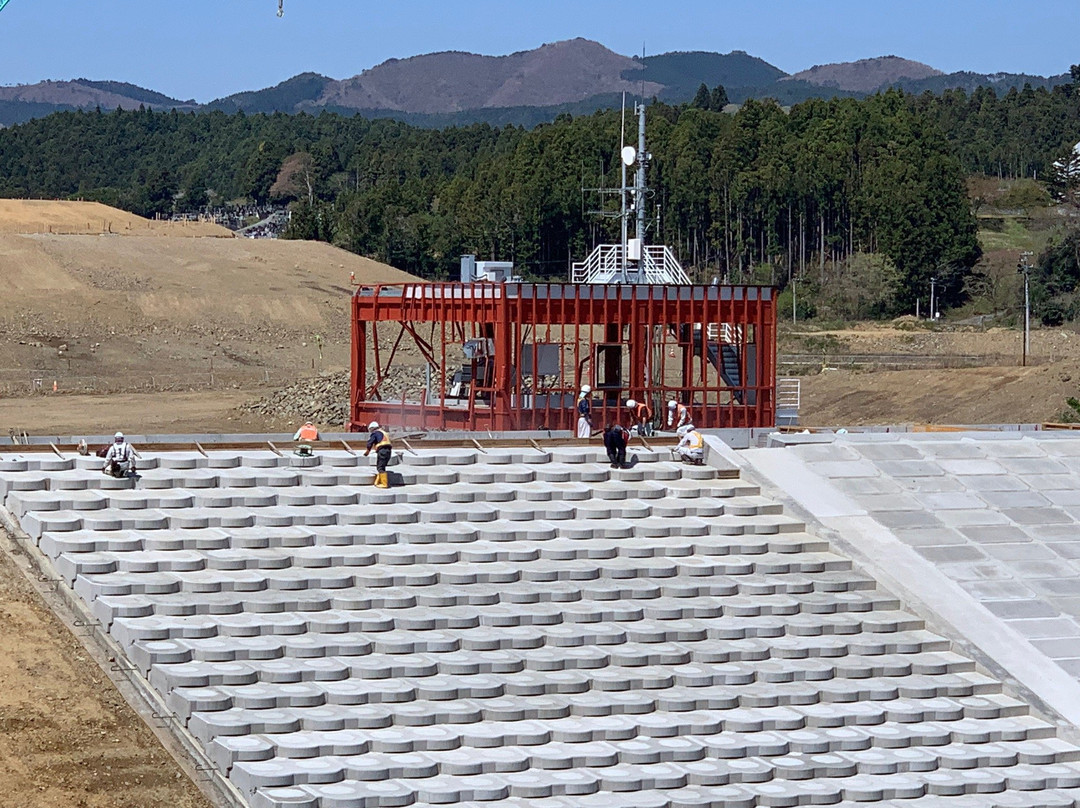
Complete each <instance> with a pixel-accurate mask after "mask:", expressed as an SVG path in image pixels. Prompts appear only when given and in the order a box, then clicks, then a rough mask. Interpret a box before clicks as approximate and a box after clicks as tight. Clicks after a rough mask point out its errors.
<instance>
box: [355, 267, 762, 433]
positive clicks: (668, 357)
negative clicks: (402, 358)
mask: <svg viewBox="0 0 1080 808" xmlns="http://www.w3.org/2000/svg"><path fill="white" fill-rule="evenodd" d="M352 319H353V336H352V385H351V387H352V391H351V399H350V407H349V424H348V426H349V428H350V429H352V430H354V431H363V430H365V429H367V424H368V422H370V421H380V422H382V423H384V424H386V425H388V426H390V427H391V428H392V429H425V430H428V429H454V430H457V429H463V430H470V431H509V430H533V429H573V428H574V425H575V422H576V420H577V412H576V408H575V399H576V396H577V392H578V390H579V388H580V385H582V384H589V385H591V386H592V388H593V428H594V429H599V428H601V427H602V426H603V425H604V424H606V423H609V422H614V421H619V422H624V423H625V422H627V420H628V416H627V413H626V410H625V408H624V407H623V404H624V403H625V401H626V399H627V398H634V399H637V400H639V401H641V400H644V401H646V402H648V403H649V405H650V406H651V407H652V409H653V411H654V412H655V413H657V415H658V416H659V417H660V418H663V417H665V416H666V412H667V408H666V402H667V401H668V400H670V399H673V398H674V399H678V400H679V401H681V402H683V403H685V404H687V405H688V406H689V407H690V409H691V414H692V417H693V420H694V423H695V424H697V425H698V426H699V427H703V428H715V427H768V426H773V425H774V424H775V420H776V298H775V295H774V290H773V289H772V288H771V287H765V286H646V285H611V286H603V285H595V286H591V285H573V284H562V283H558V284H515V283H511V284H492V283H464V284H462V283H414V284H404V285H394V286H370V287H360V288H359V289H358V290H357V291H356V293H355V294H354V296H353V301H352ZM467 343H468V347H469V348H470V349H471V350H470V353H471V354H472V356H471V358H469V357H467V355H466V344H467ZM403 344H409V345H411V346H413V348H414V349H415V350H416V351H418V352H419V355H420V357H421V359H422V361H425V362H427V364H428V365H429V371H428V373H427V374H426V380H424V381H413V382H412V384H411V386H408V385H405V386H403V385H402V384H401V380H400V377H399V376H398V375H397V374H396V373H395V365H394V362H395V359H397V355H398V353H399V350H400V349H401V346H402V345H403ZM414 375H415V371H414ZM391 385H392V386H394V387H395V390H396V391H400V392H395V394H394V398H393V400H391V399H390V398H389V396H384V394H383V390H384V389H385V388H386V387H389V386H391Z"/></svg>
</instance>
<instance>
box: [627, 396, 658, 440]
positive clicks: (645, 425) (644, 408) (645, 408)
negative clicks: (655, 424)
mask: <svg viewBox="0 0 1080 808" xmlns="http://www.w3.org/2000/svg"><path fill="white" fill-rule="evenodd" d="M626 409H628V410H630V434H632V435H633V434H637V435H651V434H652V410H651V409H650V408H649V405H648V404H646V403H645V402H644V401H635V400H634V399H632V398H631V399H628V400H627V402H626Z"/></svg>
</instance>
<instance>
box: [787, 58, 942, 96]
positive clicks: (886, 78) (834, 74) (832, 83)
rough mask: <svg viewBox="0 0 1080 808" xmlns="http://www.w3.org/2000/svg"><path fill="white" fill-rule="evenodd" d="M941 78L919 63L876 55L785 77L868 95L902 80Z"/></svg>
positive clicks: (931, 69) (818, 66)
mask: <svg viewBox="0 0 1080 808" xmlns="http://www.w3.org/2000/svg"><path fill="white" fill-rule="evenodd" d="M943 75H944V73H942V72H941V71H940V70H936V69H935V68H933V67H930V65H926V64H923V63H922V62H913V61H911V60H910V59H902V58H900V57H899V56H878V57H876V58H873V59H859V60H858V61H855V62H837V63H834V64H827V65H814V66H813V67H811V68H810V69H809V70H803V71H802V72H800V73H796V74H794V75H792V76H789V77H788V79H789V80H791V81H804V82H806V83H807V84H813V85H815V86H817V87H834V88H836V89H837V90H848V91H851V92H858V93H871V92H873V91H874V90H877V89H879V88H881V87H887V86H889V85H890V84H894V83H895V82H898V81H901V80H902V79H914V80H919V79H928V78H931V77H933V76H943Z"/></svg>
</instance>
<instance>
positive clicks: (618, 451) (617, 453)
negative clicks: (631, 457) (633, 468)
mask: <svg viewBox="0 0 1080 808" xmlns="http://www.w3.org/2000/svg"><path fill="white" fill-rule="evenodd" d="M628 440H630V433H629V432H628V431H627V430H626V427H624V426H623V425H622V424H608V425H607V428H606V429H604V448H605V449H607V456H608V460H610V461H611V467H612V468H613V469H621V468H626V442H627V441H628Z"/></svg>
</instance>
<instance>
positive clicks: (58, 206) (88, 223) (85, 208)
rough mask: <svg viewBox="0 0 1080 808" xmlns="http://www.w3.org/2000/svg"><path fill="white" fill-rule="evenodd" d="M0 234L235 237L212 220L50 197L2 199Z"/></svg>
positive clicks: (0, 203)
mask: <svg viewBox="0 0 1080 808" xmlns="http://www.w3.org/2000/svg"><path fill="white" fill-rule="evenodd" d="M0 233H114V234H118V235H125V236H186V237H191V238H193V237H211V236H212V237H217V238H234V235H233V233H232V231H231V230H229V229H227V228H225V227H222V226H220V225H216V224H210V223H209V222H157V221H153V220H152V219H144V218H143V217H142V216H136V215H135V214H134V213H128V212H127V211H123V210H117V209H116V208H110V207H109V206H108V205H102V204H101V203H99V202H67V201H60V200H51V199H0Z"/></svg>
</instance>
